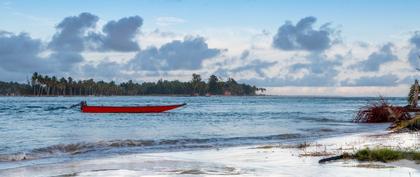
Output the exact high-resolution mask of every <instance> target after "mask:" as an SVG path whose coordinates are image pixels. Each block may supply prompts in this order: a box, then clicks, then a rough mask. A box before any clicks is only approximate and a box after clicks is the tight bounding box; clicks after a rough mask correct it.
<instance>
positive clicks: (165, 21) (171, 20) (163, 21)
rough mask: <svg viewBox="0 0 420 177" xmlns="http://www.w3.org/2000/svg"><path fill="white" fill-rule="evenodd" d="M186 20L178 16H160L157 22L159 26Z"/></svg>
mask: <svg viewBox="0 0 420 177" xmlns="http://www.w3.org/2000/svg"><path fill="white" fill-rule="evenodd" d="M185 22H186V20H184V19H182V18H178V17H158V18H156V24H157V25H159V26H171V25H176V24H181V23H185Z"/></svg>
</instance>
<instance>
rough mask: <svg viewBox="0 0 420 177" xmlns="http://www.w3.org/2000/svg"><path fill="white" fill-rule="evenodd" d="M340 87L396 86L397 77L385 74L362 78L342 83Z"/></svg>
mask: <svg viewBox="0 0 420 177" xmlns="http://www.w3.org/2000/svg"><path fill="white" fill-rule="evenodd" d="M341 85H342V86H396V85H398V77H397V76H396V75H394V74H386V75H382V76H363V77H360V78H357V79H355V80H353V81H349V80H346V81H343V82H342V83H341Z"/></svg>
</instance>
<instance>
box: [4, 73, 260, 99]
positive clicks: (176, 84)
mask: <svg viewBox="0 0 420 177" xmlns="http://www.w3.org/2000/svg"><path fill="white" fill-rule="evenodd" d="M257 91H261V92H263V91H265V89H264V88H257V87H256V86H251V85H248V84H240V83H237V82H236V81H235V80H234V79H233V78H229V79H228V80H227V81H222V80H221V79H220V78H218V77H217V76H215V75H211V76H210V78H209V79H208V82H207V83H206V82H205V81H203V80H202V79H201V76H200V75H198V74H193V75H192V80H191V81H188V82H181V81H178V80H175V81H167V80H159V81H157V82H143V83H134V82H133V81H131V80H130V81H128V82H123V83H121V84H117V83H115V82H114V81H111V82H105V81H97V82H96V81H94V80H93V79H88V80H74V79H73V78H71V77H68V78H67V79H66V78H64V77H62V78H60V79H58V78H57V77H56V76H52V77H50V76H48V75H45V76H43V75H41V74H38V73H36V72H35V73H33V75H32V77H31V81H30V83H28V84H19V83H12V82H10V83H6V82H0V95H34V96H58V95H62V96H85V95H98V96H100V95H104V96H110V95H206V94H210V95H256V92H257Z"/></svg>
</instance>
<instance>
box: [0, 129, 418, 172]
mask: <svg viewBox="0 0 420 177" xmlns="http://www.w3.org/2000/svg"><path fill="white" fill-rule="evenodd" d="M365 147H369V148H374V147H391V148H400V149H418V148H419V147H420V134H419V133H418V132H417V133H388V132H385V131H383V132H373V133H372V132H370V133H361V134H351V135H344V136H338V137H328V138H322V139H319V140H314V141H312V142H307V143H300V144H278V143H277V144H260V145H247V146H238V147H227V148H221V149H218V148H215V149H206V150H192V151H180V152H158V153H142V154H130V155H117V156H110V157H103V158H96V159H91V160H82V161H74V162H65V163H58V164H44V165H35V166H26V167H19V168H14V169H6V170H3V171H0V176H25V175H35V176H56V175H71V176H89V175H93V176H119V175H127V176H139V175H142V176H143V175H151V176H174V175H175V176H178V175H180V176H182V175H199V176H218V175H223V176H238V175H240V176H360V174H363V176H381V175H391V176H415V175H416V174H418V175H420V165H419V164H416V163H415V162H412V161H407V160H401V161H396V162H391V163H381V162H357V161H355V160H339V161H334V162H329V163H326V164H319V163H318V160H320V159H321V158H324V157H329V156H333V155H338V154H340V153H343V152H354V151H355V150H357V149H361V148H365ZM302 168H305V171H302V170H301V169H302Z"/></svg>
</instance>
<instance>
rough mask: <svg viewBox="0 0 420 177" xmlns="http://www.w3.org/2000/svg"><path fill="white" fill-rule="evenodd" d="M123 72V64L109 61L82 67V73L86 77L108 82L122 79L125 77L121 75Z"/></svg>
mask: <svg viewBox="0 0 420 177" xmlns="http://www.w3.org/2000/svg"><path fill="white" fill-rule="evenodd" d="M122 70H123V65H122V64H120V63H117V62H113V61H109V60H108V59H105V60H103V61H101V62H100V63H98V64H97V65H94V64H86V65H83V67H82V72H83V74H84V75H85V76H86V77H89V78H95V79H102V80H107V81H109V80H113V79H115V78H118V77H121V76H122V75H123V74H122V73H121V71H122ZM119 79H121V78H119Z"/></svg>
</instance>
